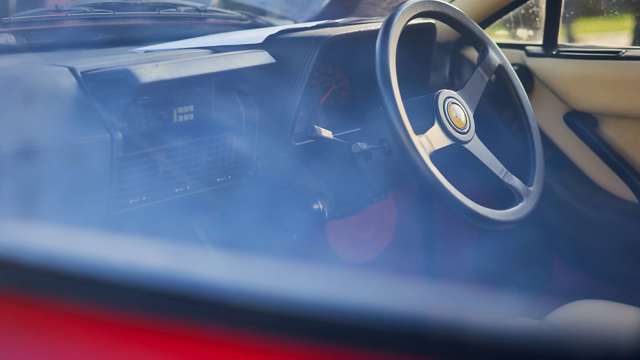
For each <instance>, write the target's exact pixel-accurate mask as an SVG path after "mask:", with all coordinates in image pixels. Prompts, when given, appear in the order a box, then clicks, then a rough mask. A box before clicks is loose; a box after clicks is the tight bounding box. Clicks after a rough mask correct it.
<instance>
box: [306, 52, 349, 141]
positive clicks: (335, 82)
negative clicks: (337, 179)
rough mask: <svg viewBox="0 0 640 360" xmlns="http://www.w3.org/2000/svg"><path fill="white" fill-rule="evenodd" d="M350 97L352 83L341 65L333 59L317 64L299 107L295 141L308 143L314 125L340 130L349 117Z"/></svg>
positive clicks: (345, 124)
mask: <svg viewBox="0 0 640 360" xmlns="http://www.w3.org/2000/svg"><path fill="white" fill-rule="evenodd" d="M352 100H353V93H352V84H351V81H350V78H349V77H348V73H347V72H346V71H345V70H344V68H343V67H342V66H340V64H338V63H335V62H332V61H325V62H320V63H318V65H317V66H316V67H315V69H314V70H313V72H312V73H311V76H310V78H309V83H308V85H307V89H306V90H305V93H304V95H303V98H302V101H301V102H300V106H299V108H298V114H297V119H296V124H295V128H294V142H295V143H305V142H307V141H308V140H309V137H310V135H309V134H310V133H312V132H311V131H310V130H311V129H313V128H314V126H319V127H323V128H326V129H330V130H331V131H341V130H343V128H345V127H346V126H347V123H348V122H349V121H348V119H349V118H350V117H351V116H350V114H351V113H350V112H351V110H352V107H353V106H352V105H353V101H352Z"/></svg>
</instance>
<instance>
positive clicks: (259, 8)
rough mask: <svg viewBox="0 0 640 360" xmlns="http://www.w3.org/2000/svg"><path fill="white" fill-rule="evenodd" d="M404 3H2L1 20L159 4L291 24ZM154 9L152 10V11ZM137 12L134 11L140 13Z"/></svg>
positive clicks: (374, 12)
mask: <svg viewBox="0 0 640 360" xmlns="http://www.w3.org/2000/svg"><path fill="white" fill-rule="evenodd" d="M402 2H404V0H354V1H340V0H313V1H309V0H180V1H167V0H120V1H113V0H21V1H12V0H2V1H0V3H5V4H4V5H3V6H0V17H11V16H16V15H17V16H25V15H32V14H33V10H36V9H58V10H62V9H65V8H71V7H87V8H88V7H92V8H93V7H95V8H98V9H100V8H102V7H104V6H112V5H113V4H115V3H131V4H138V5H147V6H150V7H152V8H150V10H151V11H155V10H157V6H158V5H159V4H165V5H169V4H181V5H192V6H195V7H201V8H216V9H225V10H231V11H242V12H246V13H249V14H253V15H260V16H267V17H274V18H279V19H286V20H291V21H294V22H302V21H308V20H312V19H321V18H343V17H361V16H367V17H374V16H385V15H387V14H389V12H390V11H391V10H392V9H393V8H394V7H396V6H397V5H398V4H400V3H402ZM153 6H155V7H153ZM139 10H140V8H138V9H137V11H139Z"/></svg>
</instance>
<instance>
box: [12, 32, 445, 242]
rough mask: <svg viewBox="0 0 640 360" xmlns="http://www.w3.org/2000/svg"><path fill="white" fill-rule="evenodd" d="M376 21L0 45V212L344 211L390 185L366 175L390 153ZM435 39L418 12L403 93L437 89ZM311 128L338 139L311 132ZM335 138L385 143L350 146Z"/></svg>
mask: <svg viewBox="0 0 640 360" xmlns="http://www.w3.org/2000/svg"><path fill="white" fill-rule="evenodd" d="M378 27H379V23H375V22H374V23H371V22H370V23H364V24H357V25H347V26H328V27H320V28H317V29H311V30H304V31H299V32H293V33H289V34H285V35H283V36H275V37H273V38H270V39H268V41H265V42H264V43H263V44H260V45H249V46H234V47H229V48H222V49H187V50H170V51H157V52H153V51H152V52H137V51H135V49H134V48H131V47H122V48H102V49H79V50H60V51H50V52H43V53H37V54H35V55H34V54H27V53H23V54H20V53H18V54H12V55H6V56H4V57H3V58H2V59H1V60H0V67H1V68H2V69H4V70H3V71H2V72H1V74H0V82H2V83H16V84H20V85H19V86H16V88H15V91H14V92H13V93H12V94H11V95H9V96H6V97H3V98H2V99H1V100H0V101H1V102H2V104H0V105H2V106H3V108H4V109H5V110H6V112H7V113H14V114H21V115H22V117H23V120H22V121H21V122H19V123H17V122H14V123H11V124H7V125H6V130H7V131H6V132H5V134H14V135H16V134H17V136H13V137H11V138H10V139H9V138H7V139H5V140H6V141H5V142H4V145H3V146H4V147H3V148H2V158H3V159H5V160H3V162H2V163H1V164H2V165H0V166H5V167H6V168H5V169H4V170H3V172H4V171H11V172H13V174H15V176H14V177H12V178H11V179H8V180H5V184H3V189H5V190H4V191H3V196H4V198H3V199H4V200H6V201H3V204H4V205H3V206H2V209H1V211H2V212H3V213H5V214H8V215H15V216H29V217H31V216H38V217H42V218H55V219H64V220H65V221H71V222H77V223H81V224H86V223H88V224H94V225H95V224H100V226H102V225H105V224H106V226H108V225H109V224H112V223H114V222H119V221H122V219H125V220H126V221H129V222H132V223H135V224H136V226H139V227H141V228H143V227H149V228H157V227H159V226H162V225H163V224H158V223H157V221H156V220H155V219H157V217H158V216H160V215H157V214H159V213H162V212H164V213H163V214H166V212H167V211H169V212H171V213H172V214H174V215H175V219H176V223H174V224H171V225H167V226H172V227H175V226H176V224H177V223H180V224H187V223H189V224H190V223H191V221H192V219H191V218H189V216H190V215H189V214H188V211H187V210H191V209H193V206H192V204H193V201H196V202H203V203H204V205H203V206H205V207H206V208H207V209H208V210H207V211H213V212H218V213H224V212H227V211H229V212H232V211H235V210H233V209H235V208H237V209H238V210H237V211H245V210H241V208H242V209H246V208H252V209H255V211H256V212H259V211H262V210H263V209H264V207H265V206H267V207H272V206H273V205H272V204H274V203H278V202H281V201H282V199H283V195H282V192H280V191H284V192H288V195H286V196H284V197H285V198H287V199H288V201H289V202H290V204H284V205H282V207H284V208H287V207H288V206H291V207H295V206H301V205H300V204H315V205H310V206H308V207H305V209H304V211H303V212H305V213H307V212H308V217H309V218H314V217H319V218H321V219H325V220H326V219H329V218H340V217H344V216H348V215H349V214H353V213H355V212H357V211H359V210H361V209H363V208H365V207H367V206H368V205H370V204H371V203H373V202H375V201H378V200H380V199H381V198H384V197H385V196H386V194H388V193H389V192H390V191H392V190H393V189H392V186H393V185H392V183H393V182H394V181H395V180H393V179H388V180H389V181H383V182H382V183H380V184H378V183H377V182H372V181H370V179H373V178H376V177H380V176H381V175H383V174H385V173H389V171H390V167H395V166H397V164H398V163H400V162H399V161H398V158H396V157H395V156H396V154H394V153H393V151H391V147H392V144H391V143H392V142H393V139H391V138H390V136H389V130H388V129H387V128H386V121H385V115H384V111H383V110H382V103H381V100H380V96H379V94H378V90H377V83H376V77H375V64H374V59H375V56H374V55H375V42H376V36H377V29H378ZM434 37H435V29H434V26H433V24H431V23H421V24H416V25H415V26H412V27H411V28H410V29H409V30H408V31H407V33H406V34H405V35H403V38H406V39H408V41H403V42H401V48H400V52H399V68H400V69H401V71H400V81H401V87H402V91H403V95H406V96H419V95H421V94H426V93H428V92H429V91H432V89H434V88H436V87H437V86H439V85H438V84H437V82H438V81H441V78H440V77H439V76H440V75H438V74H435V75H434V74H432V73H431V71H430V69H431V68H432V66H433V65H434V63H435V62H437V61H441V60H439V59H441V58H442V57H439V56H436V55H437V49H435V48H431V47H430V45H428V44H434V41H432V40H433V39H434ZM415 44H425V45H424V46H416V45H415ZM52 94H53V95H52ZM24 98H29V99H30V100H29V101H30V102H31V104H33V106H31V107H27V108H25V107H24V106H23V104H24V101H21V100H20V99H24ZM318 128H320V129H324V130H327V131H330V132H332V133H333V134H334V135H335V138H336V139H337V140H338V142H340V141H341V142H342V144H337V142H325V141H321V139H318V138H317V137H314V136H316V135H314V134H313V131H314V129H315V130H317V129H318ZM36 129H37V130H36ZM5 137H7V136H5ZM344 144H359V145H362V146H365V145H367V146H369V148H378V149H382V150H384V151H376V152H373V151H371V152H369V151H367V152H364V153H363V154H354V151H353V148H351V147H350V146H344ZM25 154H29V155H28V156H31V157H33V159H36V160H33V161H23V160H22V159H23V158H24V156H26V155H25ZM56 157H60V158H61V159H57V158H56ZM7 159H8V160H7ZM52 163H55V164H61V165H60V166H51V164H52ZM17 164H19V166H18V165H17ZM391 173H393V171H391ZM42 178H45V179H47V181H46V182H45V184H46V185H43V184H40V183H39V182H38V179H42ZM387 178H388V176H387ZM9 180H10V181H11V183H10V184H8V183H7V181H9ZM36 183H38V185H37V186H40V187H41V188H42V189H40V190H36V191H42V192H46V193H48V194H51V195H50V196H48V197H46V202H45V203H42V204H38V205H37V206H32V207H30V209H35V210H31V212H29V213H28V214H19V211H17V210H16V209H20V207H19V206H15V204H16V202H17V201H21V200H20V199H22V198H25V197H29V195H28V194H30V193H31V192H33V191H34V186H35V185H34V184H36ZM268 184H271V185H268ZM273 184H285V185H273ZM363 184H367V185H366V186H363ZM278 187H282V188H283V189H280V190H278V189H276V188H278ZM249 189H253V190H249ZM252 191H255V192H257V195H256V193H252ZM249 193H252V194H254V196H249V195H244V194H249ZM7 194H11V197H7V196H9V195H7ZM248 197H250V199H249V198H248ZM70 204H71V205H70ZM318 208H320V209H323V210H322V211H320V212H318V211H317V209H318ZM185 209H187V210H185ZM212 209H213V210H212ZM327 209H330V211H329V210H327ZM16 212H18V214H15V213H16ZM154 213H155V214H156V216H155V217H154V215H153V214H154ZM318 213H319V214H318ZM304 216H307V215H304ZM139 217H140V218H139ZM141 218H144V221H142V220H140V219H141ZM223 218H225V216H224V215H221V216H220V219H223ZM116 219H117V220H116ZM131 219H136V220H131ZM254 220H255V219H254ZM221 221H222V220H221ZM165 225H166V224H165ZM185 226H188V225H185ZM189 226H190V225H189ZM296 236H297V235H296Z"/></svg>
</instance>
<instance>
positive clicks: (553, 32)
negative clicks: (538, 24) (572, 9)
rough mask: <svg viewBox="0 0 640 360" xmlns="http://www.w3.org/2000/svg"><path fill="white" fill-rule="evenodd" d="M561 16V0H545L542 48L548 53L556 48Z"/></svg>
mask: <svg viewBox="0 0 640 360" xmlns="http://www.w3.org/2000/svg"><path fill="white" fill-rule="evenodd" d="M561 17H562V0H547V6H546V10H545V16H544V33H543V40H542V48H543V49H544V50H545V51H546V52H548V53H552V52H554V51H555V50H556V49H557V48H558V35H559V34H560V20H561Z"/></svg>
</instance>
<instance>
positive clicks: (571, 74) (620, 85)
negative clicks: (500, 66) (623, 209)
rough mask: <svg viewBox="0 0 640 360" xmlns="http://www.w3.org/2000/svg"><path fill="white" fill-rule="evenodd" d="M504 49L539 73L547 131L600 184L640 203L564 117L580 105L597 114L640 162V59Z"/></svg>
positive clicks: (624, 151) (609, 137)
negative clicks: (533, 53)
mask: <svg viewBox="0 0 640 360" xmlns="http://www.w3.org/2000/svg"><path fill="white" fill-rule="evenodd" d="M504 51H505V54H506V55H507V57H508V58H509V59H510V60H511V62H512V63H521V64H525V65H526V66H527V67H529V69H530V70H531V71H532V72H533V74H534V76H535V85H534V90H533V93H532V94H531V103H532V105H533V108H534V111H535V113H536V117H537V119H538V122H539V124H540V128H541V129H542V131H543V133H544V134H545V135H547V136H548V137H549V139H551V141H553V143H554V144H555V145H556V146H557V147H558V148H559V149H560V150H561V151H562V152H564V153H565V155H566V156H567V157H568V158H569V159H570V160H571V161H573V162H574V163H575V164H576V166H577V167H578V168H579V169H580V170H581V171H582V172H584V173H585V174H586V175H587V176H589V177H590V178H591V180H593V181H594V182H595V183H596V184H598V185H599V186H601V187H602V188H604V189H605V190H607V191H608V192H610V193H611V194H613V195H615V196H617V197H618V198H621V199H624V200H626V201H629V202H634V203H637V202H638V199H637V198H636V196H634V194H633V192H632V191H631V190H630V189H629V187H628V186H627V185H626V184H625V182H624V181H623V180H622V179H621V178H620V176H618V175H617V174H616V173H615V172H614V171H613V170H612V169H611V168H610V167H609V166H608V165H607V164H606V162H605V161H603V159H601V158H600V157H599V156H598V155H596V153H595V152H594V151H593V149H591V148H590V147H589V146H588V145H587V144H585V142H584V141H582V140H581V139H580V138H579V137H578V136H577V135H576V134H575V133H574V132H573V131H572V130H571V129H570V128H569V126H567V124H566V123H565V121H564V116H565V114H567V113H569V112H570V111H575V110H577V111H582V112H586V113H591V114H593V115H594V116H595V117H596V118H597V119H598V125H599V126H598V127H599V130H600V132H601V135H602V137H603V138H604V139H606V141H607V142H609V145H611V147H612V148H614V149H615V150H616V151H619V155H620V156H621V157H623V158H624V159H625V160H627V161H628V162H629V163H630V164H633V165H634V167H635V166H638V164H640V151H638V147H640V145H637V143H638V140H637V139H640V102H639V101H638V90H637V89H638V88H639V87H640V62H636V61H615V60H579V59H566V58H542V57H528V56H527V55H526V53H525V51H524V50H520V49H504ZM637 169H638V168H636V170H637Z"/></svg>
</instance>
